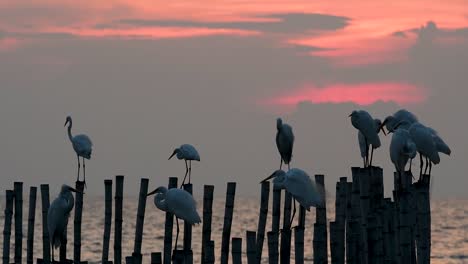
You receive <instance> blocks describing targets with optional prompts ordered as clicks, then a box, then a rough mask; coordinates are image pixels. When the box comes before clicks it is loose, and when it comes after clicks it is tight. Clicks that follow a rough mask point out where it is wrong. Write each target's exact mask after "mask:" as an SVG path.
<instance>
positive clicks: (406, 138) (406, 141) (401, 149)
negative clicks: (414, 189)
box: [389, 125, 416, 186]
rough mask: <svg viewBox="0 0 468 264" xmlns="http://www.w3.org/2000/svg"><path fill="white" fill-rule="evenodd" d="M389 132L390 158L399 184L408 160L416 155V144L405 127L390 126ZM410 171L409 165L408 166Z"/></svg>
mask: <svg viewBox="0 0 468 264" xmlns="http://www.w3.org/2000/svg"><path fill="white" fill-rule="evenodd" d="M389 133H393V136H392V140H391V142H390V159H391V160H392V163H393V165H395V169H396V171H397V173H398V179H399V184H400V186H401V184H402V182H401V175H402V174H403V173H404V172H405V167H406V164H407V163H408V160H410V159H414V157H416V145H415V143H414V142H413V140H412V139H411V136H410V134H409V132H408V131H407V130H406V129H402V128H398V125H397V126H394V127H392V130H390V131H389ZM410 171H411V167H410Z"/></svg>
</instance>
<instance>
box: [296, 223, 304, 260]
mask: <svg viewBox="0 0 468 264" xmlns="http://www.w3.org/2000/svg"><path fill="white" fill-rule="evenodd" d="M294 253H295V254H294V260H295V263H296V264H303V263H304V228H303V227H301V226H297V227H296V228H294Z"/></svg>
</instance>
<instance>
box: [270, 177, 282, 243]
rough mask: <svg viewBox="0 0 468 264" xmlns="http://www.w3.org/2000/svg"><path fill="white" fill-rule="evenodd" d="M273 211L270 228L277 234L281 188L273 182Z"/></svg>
mask: <svg viewBox="0 0 468 264" xmlns="http://www.w3.org/2000/svg"><path fill="white" fill-rule="evenodd" d="M272 210H273V212H272V222H271V230H272V231H273V232H276V233H277V234H279V227H280V218H281V188H279V187H278V186H277V185H275V184H273V209H272Z"/></svg>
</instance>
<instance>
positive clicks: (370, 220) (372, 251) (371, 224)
mask: <svg viewBox="0 0 468 264" xmlns="http://www.w3.org/2000/svg"><path fill="white" fill-rule="evenodd" d="M367 234H368V241H367V242H368V250H369V251H368V252H369V262H371V263H376V264H380V263H383V259H382V258H381V255H380V254H379V249H378V246H377V245H378V234H377V217H376V216H375V214H370V215H369V216H368V217H367Z"/></svg>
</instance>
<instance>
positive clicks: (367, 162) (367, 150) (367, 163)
mask: <svg viewBox="0 0 468 264" xmlns="http://www.w3.org/2000/svg"><path fill="white" fill-rule="evenodd" d="M364 140H365V143H366V166H364V168H365V167H367V166H369V144H367V138H364Z"/></svg>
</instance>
